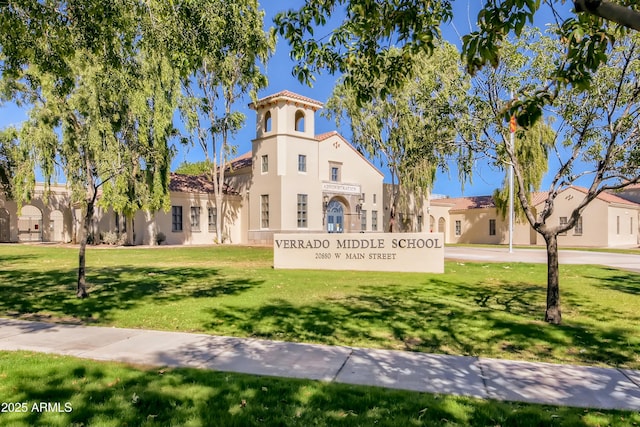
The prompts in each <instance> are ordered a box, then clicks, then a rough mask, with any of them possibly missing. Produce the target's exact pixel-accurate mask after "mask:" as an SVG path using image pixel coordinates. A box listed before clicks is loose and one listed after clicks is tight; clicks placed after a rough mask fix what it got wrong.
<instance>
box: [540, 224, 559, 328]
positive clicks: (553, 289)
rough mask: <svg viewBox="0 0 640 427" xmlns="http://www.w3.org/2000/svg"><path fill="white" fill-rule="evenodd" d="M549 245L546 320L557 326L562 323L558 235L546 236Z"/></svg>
mask: <svg viewBox="0 0 640 427" xmlns="http://www.w3.org/2000/svg"><path fill="white" fill-rule="evenodd" d="M544 240H545V242H546V243H547V310H546V312H545V315H544V320H545V321H546V322H549V323H553V324H555V325H559V324H560V323H562V313H561V311H560V277H559V263H558V235H557V234H551V235H544Z"/></svg>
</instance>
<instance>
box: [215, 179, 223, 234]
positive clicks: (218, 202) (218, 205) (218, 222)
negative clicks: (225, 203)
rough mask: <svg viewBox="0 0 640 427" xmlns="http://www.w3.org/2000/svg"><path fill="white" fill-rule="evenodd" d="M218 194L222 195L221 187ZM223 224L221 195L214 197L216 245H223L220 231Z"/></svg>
mask: <svg viewBox="0 0 640 427" xmlns="http://www.w3.org/2000/svg"><path fill="white" fill-rule="evenodd" d="M220 192H221V193H222V186H220ZM223 226H224V224H223V223H222V194H217V195H216V236H217V239H218V243H224V239H223V237H222V231H223V230H224V227H223Z"/></svg>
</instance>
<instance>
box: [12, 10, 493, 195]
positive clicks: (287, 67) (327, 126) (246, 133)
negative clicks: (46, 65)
mask: <svg viewBox="0 0 640 427" xmlns="http://www.w3.org/2000/svg"><path fill="white" fill-rule="evenodd" d="M302 3H303V2H302V1H301V0H292V1H287V2H279V1H272V0H263V1H262V2H261V4H262V7H263V8H264V9H265V13H266V17H265V25H266V26H269V25H272V19H273V17H274V16H275V14H276V13H278V12H280V11H282V10H284V9H286V8H295V7H297V6H299V5H300V4H302ZM282 4H285V5H286V6H282ZM481 4H482V2H480V1H479V0H475V1H468V2H454V5H455V8H456V9H455V20H454V23H453V24H447V25H445V26H443V28H442V31H443V36H444V38H445V39H447V40H448V41H450V42H451V43H454V44H456V45H458V46H460V41H459V37H458V32H459V33H460V34H466V33H467V32H469V26H470V22H473V21H475V18H476V16H477V13H478V10H479V9H480V7H481ZM327 31H329V30H328V29H327ZM293 65H294V64H293V62H292V61H291V59H290V57H289V46H288V44H287V43H286V41H284V40H282V39H281V38H279V39H278V44H277V46H276V52H275V54H274V56H273V57H272V58H271V60H270V61H269V63H268V66H267V69H266V72H267V76H268V79H269V86H268V87H267V88H266V89H263V90H261V91H260V92H259V94H258V96H259V97H263V96H267V95H270V94H273V93H276V92H279V91H281V90H285V89H287V90H290V91H293V92H296V93H299V94H301V95H304V96H307V97H309V98H312V99H316V100H319V101H321V102H326V101H327V99H328V98H329V97H330V96H331V91H332V89H333V87H334V84H335V82H336V80H337V78H338V76H332V75H328V74H326V73H325V74H322V75H319V76H317V77H316V82H315V83H314V86H313V87H308V86H306V85H303V84H301V83H300V82H298V80H297V79H296V78H295V77H294V76H293V75H292V74H291V71H292V68H293ZM249 102H250V100H249V99H248V98H246V99H245V100H244V101H241V102H239V103H238V105H237V106H236V109H237V110H239V111H241V112H243V113H244V114H245V115H246V117H247V120H246V123H245V126H244V128H243V129H242V130H241V131H240V132H239V133H238V134H237V135H236V136H235V138H234V141H235V142H234V143H235V145H237V150H238V153H239V154H242V153H245V152H247V151H250V150H251V140H252V139H253V138H254V137H255V125H254V123H255V112H254V111H252V110H250V109H249V108H248V107H247V104H248V103H249ZM176 117H177V118H178V117H179V116H178V115H176ZM25 119H26V112H25V111H24V110H21V109H18V108H17V107H15V105H12V104H5V105H3V106H2V107H0V128H3V127H6V126H8V125H19V124H20V122H22V121H23V120H25ZM176 125H177V126H178V127H179V128H180V127H182V126H180V125H179V123H176ZM332 130H338V131H339V132H340V133H341V134H342V135H343V136H344V137H345V138H347V139H348V140H350V139H351V138H350V132H349V129H348V128H341V129H338V128H337V127H336V125H335V123H334V122H331V121H328V120H327V119H325V118H324V117H321V116H320V115H319V114H318V115H317V117H316V129H315V131H316V134H320V133H324V132H328V131H332ZM203 158H204V155H203V154H202V152H201V149H200V148H199V146H194V147H191V148H186V147H179V151H178V154H177V156H176V157H175V159H174V161H173V164H172V169H175V168H176V167H177V166H178V165H179V164H180V163H182V162H183V161H190V162H193V161H198V160H202V159H203ZM376 165H377V166H380V165H379V164H376ZM381 169H382V170H383V171H384V168H382V167H381ZM502 177H503V172H496V171H494V170H492V169H491V168H490V167H489V166H487V165H486V164H485V165H477V168H476V169H475V170H474V176H473V183H472V184H471V183H468V182H467V183H465V185H464V193H463V191H462V186H461V184H460V182H459V180H458V176H457V171H456V170H455V166H452V167H451V170H450V171H449V173H448V174H447V173H439V174H438V176H437V179H436V182H435V185H434V189H433V192H434V193H437V194H444V195H448V196H451V197H458V196H461V195H465V196H475V195H484V194H491V193H492V192H493V190H494V189H495V188H496V187H498V186H499V185H501V181H502ZM386 181H390V178H389V177H388V175H387V178H386Z"/></svg>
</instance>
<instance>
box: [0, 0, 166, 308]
mask: <svg viewBox="0 0 640 427" xmlns="http://www.w3.org/2000/svg"><path fill="white" fill-rule="evenodd" d="M152 3H153V2H146V3H144V4H143V3H135V2H130V1H126V0H122V1H112V2H101V1H97V0H96V1H91V0H87V1H85V0H83V1H75V0H69V1H62V0H61V1H53V0H51V1H44V2H29V1H21V0H16V1H10V2H9V3H8V5H6V6H3V7H2V9H1V10H0V27H1V28H3V29H4V30H6V29H8V28H11V31H10V32H9V31H4V30H3V31H0V48H1V53H2V56H1V57H0V58H1V59H2V62H1V64H0V65H1V67H2V68H1V71H2V88H3V91H2V93H3V96H4V97H10V98H12V99H13V100H15V101H16V102H18V103H19V104H20V105H22V106H25V107H29V109H30V111H29V119H28V120H27V121H26V122H25V123H24V124H23V126H22V128H21V130H20V133H19V137H18V140H19V145H20V148H21V150H23V151H24V152H28V153H29V154H30V157H29V159H30V161H31V162H32V163H34V164H36V163H37V164H38V165H39V166H40V170H41V171H42V174H43V175H44V177H45V180H46V182H47V183H48V182H50V180H51V179H52V177H54V176H55V174H56V173H57V168H60V169H61V170H62V172H63V173H64V175H65V177H66V179H67V183H68V185H69V186H70V187H71V190H72V194H73V199H74V201H75V202H76V203H80V205H81V206H82V207H83V210H84V219H83V224H82V234H81V240H80V249H79V260H78V281H77V291H76V295H77V296H78V297H80V298H84V297H86V296H87V287H86V274H85V266H86V245H87V239H88V237H89V233H90V229H91V224H92V220H93V216H94V210H95V207H96V201H97V200H98V193H99V190H100V188H101V187H102V188H103V189H104V193H103V195H104V196H105V197H104V198H103V199H102V200H101V203H102V204H103V205H105V206H106V205H109V206H116V207H119V206H120V205H119V204H118V203H119V201H118V199H119V197H121V196H122V195H123V194H126V193H127V192H130V191H131V186H132V185H133V184H132V183H137V182H138V181H143V182H144V183H145V184H146V186H147V190H146V191H147V193H148V194H149V197H148V199H147V200H149V201H151V202H150V203H149V206H151V207H157V206H161V205H163V204H166V200H167V197H168V196H167V190H168V175H169V160H170V157H169V149H168V147H167V139H168V137H169V136H170V131H171V130H172V129H173V127H172V126H170V125H169V124H168V123H170V122H171V117H172V114H173V110H174V109H175V100H174V98H175V97H174V96H173V95H171V93H172V90H173V89H174V88H175V84H173V85H172V84H171V83H170V81H171V77H168V76H172V75H173V73H172V72H170V71H168V69H170V68H171V65H170V64H168V63H167V62H166V61H163V59H162V58H163V57H164V56H165V55H164V54H163V53H162V52H163V49H162V44H161V40H160V39H159V38H154V37H153V32H152V31H151V30H152V29H153V26H154V24H155V21H154V16H151V14H149V13H148V9H147V8H145V7H144V6H145V5H150V4H152ZM96 16H100V17H101V18H102V19H101V20H100V21H99V22H96V20H95V17H96ZM164 52H167V51H166V50H164ZM16 182H17V183H18V184H19V185H22V186H24V188H27V189H28V187H29V185H31V186H32V184H33V182H34V170H33V169H30V170H24V168H23V170H22V173H19V174H17V175H16ZM28 194H29V193H28V191H23V192H21V194H20V196H21V197H23V199H24V200H27V199H28ZM130 199H131V197H130V198H129V200H130ZM154 203H155V204H154ZM125 205H126V203H125ZM124 208H125V209H127V208H128V207H127V206H124Z"/></svg>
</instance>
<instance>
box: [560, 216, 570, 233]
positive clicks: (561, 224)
mask: <svg viewBox="0 0 640 427" xmlns="http://www.w3.org/2000/svg"><path fill="white" fill-rule="evenodd" d="M567 224H568V221H567V217H566V216H561V217H560V227H564V226H565V225H567ZM566 235H567V232H566V231H563V232H562V233H560V236H566Z"/></svg>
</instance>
